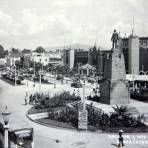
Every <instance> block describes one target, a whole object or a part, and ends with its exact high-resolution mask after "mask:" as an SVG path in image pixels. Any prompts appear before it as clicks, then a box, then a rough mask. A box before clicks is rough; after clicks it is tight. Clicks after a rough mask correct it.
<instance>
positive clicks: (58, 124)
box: [36, 118, 76, 129]
mask: <svg viewBox="0 0 148 148" xmlns="http://www.w3.org/2000/svg"><path fill="white" fill-rule="evenodd" d="M36 121H37V122H39V123H41V124H44V125H47V126H55V127H61V128H67V129H76V128H75V127H74V126H72V125H71V124H70V123H64V122H59V121H56V120H51V119H49V118H41V119H37V120H36Z"/></svg>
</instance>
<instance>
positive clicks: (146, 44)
mask: <svg viewBox="0 0 148 148" xmlns="http://www.w3.org/2000/svg"><path fill="white" fill-rule="evenodd" d="M122 41H123V43H122V49H123V54H124V58H125V67H126V73H127V74H132V73H134V74H142V73H148V60H147V59H148V37H137V36H133V35H131V36H129V38H123V39H122Z"/></svg>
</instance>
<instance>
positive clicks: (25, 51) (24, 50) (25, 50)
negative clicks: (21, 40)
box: [22, 49, 31, 54]
mask: <svg viewBox="0 0 148 148" xmlns="http://www.w3.org/2000/svg"><path fill="white" fill-rule="evenodd" d="M28 53H31V50H30V49H23V50H22V54H28Z"/></svg>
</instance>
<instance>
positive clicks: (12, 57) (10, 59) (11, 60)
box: [6, 53, 21, 66]
mask: <svg viewBox="0 0 148 148" xmlns="http://www.w3.org/2000/svg"><path fill="white" fill-rule="evenodd" d="M20 59H21V55H20V53H15V54H14V53H9V54H8V56H6V64H7V66H15V62H16V61H20Z"/></svg>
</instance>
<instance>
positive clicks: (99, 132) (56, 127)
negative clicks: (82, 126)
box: [26, 111, 103, 134]
mask: <svg viewBox="0 0 148 148" xmlns="http://www.w3.org/2000/svg"><path fill="white" fill-rule="evenodd" d="M26 117H27V118H28V119H29V120H30V121H33V122H35V123H37V124H40V125H43V126H46V127H50V128H55V129H60V130H68V131H73V132H78V133H94V134H103V132H102V131H101V130H100V131H99V130H98V131H85V130H77V129H70V128H66V127H65V128H64V127H59V126H54V125H50V124H45V123H42V122H39V121H37V120H33V119H32V118H31V117H30V116H29V114H28V111H27V113H26Z"/></svg>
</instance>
